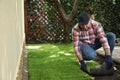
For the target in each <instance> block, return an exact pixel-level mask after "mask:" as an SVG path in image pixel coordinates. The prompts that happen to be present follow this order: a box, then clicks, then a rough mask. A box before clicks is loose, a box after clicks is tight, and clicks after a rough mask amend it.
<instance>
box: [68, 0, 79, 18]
mask: <svg viewBox="0 0 120 80" xmlns="http://www.w3.org/2000/svg"><path fill="white" fill-rule="evenodd" d="M78 5H79V0H75V1H74V4H73V8H72V11H71V13H70V14H69V15H68V16H69V19H70V20H72V19H73V17H74V16H75V14H76V12H77V8H78Z"/></svg>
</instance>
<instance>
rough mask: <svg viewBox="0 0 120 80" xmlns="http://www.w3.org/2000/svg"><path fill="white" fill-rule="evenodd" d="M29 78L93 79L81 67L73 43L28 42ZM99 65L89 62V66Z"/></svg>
mask: <svg viewBox="0 0 120 80" xmlns="http://www.w3.org/2000/svg"><path fill="white" fill-rule="evenodd" d="M27 48H28V71H29V80H91V77H90V76H89V75H87V74H86V73H84V72H82V71H81V70H80V68H79V65H78V61H77V58H76V56H75V54H74V51H73V44H72V43H71V44H28V45H27ZM96 65H98V63H96V62H94V61H93V62H87V66H88V68H91V67H94V66H96Z"/></svg>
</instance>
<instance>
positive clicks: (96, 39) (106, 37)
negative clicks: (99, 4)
mask: <svg viewBox="0 0 120 80" xmlns="http://www.w3.org/2000/svg"><path fill="white" fill-rule="evenodd" d="M72 37H73V42H74V50H75V53H76V56H77V58H78V60H79V63H80V64H81V65H80V68H81V69H82V70H83V71H86V70H87V65H86V63H85V62H84V60H93V59H95V58H96V52H95V50H97V49H99V48H100V47H103V49H104V51H105V63H106V65H107V66H106V69H108V70H109V69H111V68H112V66H113V60H112V57H111V56H112V51H113V49H114V46H115V38H116V37H115V34H113V33H112V32H109V33H107V34H105V33H104V30H103V27H102V26H101V24H100V23H99V22H97V21H95V20H93V19H91V18H90V16H89V14H87V13H82V14H80V16H79V17H78V23H77V24H76V25H75V26H74V27H73V29H72Z"/></svg>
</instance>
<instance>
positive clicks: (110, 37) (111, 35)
mask: <svg viewBox="0 0 120 80" xmlns="http://www.w3.org/2000/svg"><path fill="white" fill-rule="evenodd" d="M106 36H107V38H109V39H114V40H115V39H116V35H115V34H114V33H112V32H109V33H107V34H106Z"/></svg>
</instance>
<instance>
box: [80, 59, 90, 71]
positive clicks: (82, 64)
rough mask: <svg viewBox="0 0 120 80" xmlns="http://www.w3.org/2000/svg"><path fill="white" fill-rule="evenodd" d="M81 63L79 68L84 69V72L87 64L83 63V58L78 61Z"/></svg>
mask: <svg viewBox="0 0 120 80" xmlns="http://www.w3.org/2000/svg"><path fill="white" fill-rule="evenodd" d="M80 63H81V67H80V68H81V70H82V71H84V72H88V71H87V65H86V64H85V62H84V60H82V61H80Z"/></svg>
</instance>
